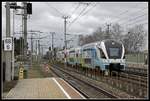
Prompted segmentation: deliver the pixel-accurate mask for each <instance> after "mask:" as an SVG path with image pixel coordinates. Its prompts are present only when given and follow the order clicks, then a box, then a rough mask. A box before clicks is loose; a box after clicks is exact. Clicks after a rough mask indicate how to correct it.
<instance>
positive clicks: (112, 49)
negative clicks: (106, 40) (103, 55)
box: [109, 48, 119, 57]
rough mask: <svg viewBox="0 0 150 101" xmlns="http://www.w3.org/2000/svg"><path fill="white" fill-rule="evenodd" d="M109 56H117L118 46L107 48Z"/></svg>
mask: <svg viewBox="0 0 150 101" xmlns="http://www.w3.org/2000/svg"><path fill="white" fill-rule="evenodd" d="M109 52H110V57H119V48H109Z"/></svg>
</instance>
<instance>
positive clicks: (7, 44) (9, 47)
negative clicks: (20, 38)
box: [4, 38, 12, 51]
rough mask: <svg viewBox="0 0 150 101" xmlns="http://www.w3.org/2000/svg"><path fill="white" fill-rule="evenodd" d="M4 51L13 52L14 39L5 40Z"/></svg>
mask: <svg viewBox="0 0 150 101" xmlns="http://www.w3.org/2000/svg"><path fill="white" fill-rule="evenodd" d="M4 50H5V51H11V50H12V38H5V39H4Z"/></svg>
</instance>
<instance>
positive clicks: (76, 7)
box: [71, 3, 80, 17]
mask: <svg viewBox="0 0 150 101" xmlns="http://www.w3.org/2000/svg"><path fill="white" fill-rule="evenodd" d="M79 7H80V3H78V5H77V6H76V7H75V9H74V10H73V11H72V13H71V17H72V15H73V14H74V13H75V12H76V11H77V9H78V8H79Z"/></svg>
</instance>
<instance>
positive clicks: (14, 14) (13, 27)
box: [12, 9, 15, 80]
mask: <svg viewBox="0 0 150 101" xmlns="http://www.w3.org/2000/svg"><path fill="white" fill-rule="evenodd" d="M14 33H15V10H14V9H13V34H12V43H13V44H12V45H13V48H12V80H14V45H15V44H14Z"/></svg>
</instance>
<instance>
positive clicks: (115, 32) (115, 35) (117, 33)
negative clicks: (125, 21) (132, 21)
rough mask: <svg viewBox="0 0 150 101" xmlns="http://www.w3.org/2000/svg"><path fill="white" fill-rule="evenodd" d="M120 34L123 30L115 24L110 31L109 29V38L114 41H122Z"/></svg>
mask: <svg viewBox="0 0 150 101" xmlns="http://www.w3.org/2000/svg"><path fill="white" fill-rule="evenodd" d="M122 32H123V29H122V27H121V26H120V25H119V24H118V23H116V24H114V25H112V29H111V32H110V33H111V38H113V39H115V40H119V41H122V36H123V35H122Z"/></svg>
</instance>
